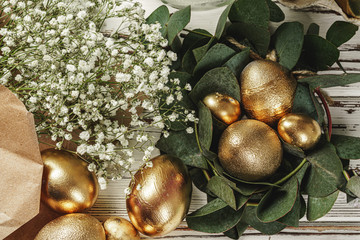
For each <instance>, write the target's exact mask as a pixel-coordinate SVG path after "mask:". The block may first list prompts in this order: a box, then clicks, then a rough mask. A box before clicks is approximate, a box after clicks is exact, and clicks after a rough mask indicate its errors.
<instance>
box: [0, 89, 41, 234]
mask: <svg viewBox="0 0 360 240" xmlns="http://www.w3.org/2000/svg"><path fill="white" fill-rule="evenodd" d="M42 172H43V164H42V160H41V156H40V150H39V144H38V140H37V136H36V132H35V125H34V118H33V115H32V114H31V113H29V112H28V111H27V110H26V108H25V106H24V105H23V103H22V102H21V101H20V100H19V99H18V98H17V97H16V96H15V95H14V94H13V93H12V92H11V91H10V90H8V89H7V88H5V87H4V86H2V85H0V239H4V238H5V237H6V236H8V235H9V234H10V233H12V232H14V231H15V230H16V229H18V228H19V227H21V226H22V225H24V224H25V223H26V222H28V221H29V220H30V219H32V218H33V217H34V216H35V215H37V214H38V213H39V208H40V191H41V178H42Z"/></svg>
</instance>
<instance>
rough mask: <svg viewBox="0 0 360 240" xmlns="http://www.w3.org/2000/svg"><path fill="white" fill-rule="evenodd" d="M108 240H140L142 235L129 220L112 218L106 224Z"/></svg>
mask: <svg viewBox="0 0 360 240" xmlns="http://www.w3.org/2000/svg"><path fill="white" fill-rule="evenodd" d="M104 229H105V234H106V240H138V239H140V234H139V232H138V231H137V230H136V228H135V227H134V225H132V224H131V222H129V221H128V220H126V219H125V218H121V217H110V218H108V219H107V220H106V221H105V222H104Z"/></svg>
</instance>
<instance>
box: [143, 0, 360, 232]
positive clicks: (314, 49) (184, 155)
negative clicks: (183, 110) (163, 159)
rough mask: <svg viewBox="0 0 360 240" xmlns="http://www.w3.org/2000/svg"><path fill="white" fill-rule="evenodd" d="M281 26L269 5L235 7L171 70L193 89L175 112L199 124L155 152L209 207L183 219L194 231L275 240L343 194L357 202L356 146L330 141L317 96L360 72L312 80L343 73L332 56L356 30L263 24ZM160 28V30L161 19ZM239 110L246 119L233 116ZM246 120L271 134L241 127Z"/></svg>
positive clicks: (241, 0)
mask: <svg viewBox="0 0 360 240" xmlns="http://www.w3.org/2000/svg"><path fill="white" fill-rule="evenodd" d="M188 11H189V9H183V10H181V11H180V12H181V14H183V15H184V16H186V14H187V12H188ZM154 16H157V17H159V18H158V19H167V17H168V12H167V10H166V7H164V6H162V7H159V8H158V9H157V10H156V11H155V12H154V13H153V14H152V15H151V16H150V17H149V18H150V19H151V18H152V17H154ZM181 19H182V18H181V17H179V22H181ZM184 19H186V17H184ZM227 19H229V20H230V23H228V22H227ZM283 20H284V14H283V12H282V11H281V9H280V8H279V7H278V6H277V5H276V4H274V3H273V2H272V1H265V0H256V1H245V0H236V1H234V3H233V4H231V5H229V6H228V7H227V8H226V9H225V10H224V12H223V13H222V15H221V16H220V18H219V21H218V24H217V27H216V31H215V34H214V35H212V34H210V33H209V32H207V31H206V30H203V29H195V30H187V29H185V31H186V32H187V34H182V35H181V37H183V43H182V46H181V47H180V48H179V50H178V51H177V52H178V56H179V58H178V60H177V62H176V63H175V64H173V68H174V69H176V72H177V74H178V76H179V79H180V82H182V83H183V84H185V83H189V84H191V86H192V91H191V92H190V93H189V94H188V95H187V96H186V95H185V96H184V99H183V100H182V104H183V105H186V106H187V107H189V108H191V109H193V110H195V111H196V113H197V117H198V121H196V122H195V124H194V132H193V133H190V134H189V133H187V132H186V131H185V130H184V129H179V128H177V127H173V128H172V129H171V131H170V133H169V135H168V136H162V137H161V139H160V140H159V141H158V142H157V144H156V146H157V147H158V148H159V149H160V150H161V151H163V152H165V153H168V154H172V155H175V156H177V157H178V158H180V159H181V160H183V162H184V163H186V165H188V168H189V171H190V174H191V176H192V180H193V182H194V184H195V185H196V186H197V187H198V188H199V189H200V190H201V191H203V192H205V193H206V194H207V197H208V203H207V204H206V205H205V206H203V207H201V208H200V209H198V210H196V211H195V212H192V213H191V214H189V215H188V216H187V217H186V221H187V224H188V226H189V227H190V228H191V229H193V230H197V231H203V232H208V233H220V232H224V234H225V235H227V236H229V237H230V238H234V239H238V238H239V237H240V236H241V235H242V233H243V232H244V231H245V230H246V229H247V227H248V226H251V227H253V228H255V229H257V230H259V231H260V232H262V233H264V234H275V233H278V232H279V231H281V230H282V229H284V228H285V227H287V226H293V227H297V226H299V219H300V218H302V217H303V216H305V215H306V218H307V219H308V220H309V221H314V220H316V219H318V218H320V217H322V216H324V215H325V214H326V213H327V212H328V211H329V210H330V209H331V208H332V206H333V204H334V203H335V201H336V199H337V196H338V194H339V192H340V191H342V192H345V193H346V195H347V198H348V201H351V200H353V199H355V198H358V197H360V192H359V186H360V185H359V183H360V177H359V176H358V172H356V171H354V170H352V169H350V168H349V160H350V159H359V158H360V152H359V149H360V148H359V146H360V138H356V137H350V136H342V135H334V134H332V120H331V113H330V110H329V106H328V103H327V101H329V97H328V96H327V95H326V94H325V93H324V92H323V91H322V88H328V87H333V86H343V85H346V84H351V83H356V82H360V74H349V73H346V72H345V71H344V74H341V75H329V74H326V75H325V74H318V73H317V72H318V71H321V70H326V69H327V68H328V67H330V66H331V65H333V64H338V65H339V67H340V68H341V69H343V68H342V66H341V64H340V62H339V50H338V48H339V46H340V45H341V44H343V43H345V42H346V41H348V40H349V39H351V38H352V36H354V34H355V32H356V31H357V30H358V27H357V26H355V25H353V24H351V23H348V22H343V21H337V22H334V23H333V24H332V25H331V27H330V28H329V29H328V30H327V33H326V37H325V38H323V37H321V36H319V26H318V25H317V24H315V23H313V24H311V25H310V26H309V28H308V29H307V30H304V26H303V25H302V24H301V23H299V22H284V23H281V25H280V26H279V27H278V28H277V29H276V30H275V31H273V32H270V30H269V23H270V22H282V21H283ZM159 22H160V23H161V24H162V29H164V31H165V32H166V29H168V28H167V25H166V21H163V22H161V21H159ZM269 66H270V67H269ZM269 69H270V70H269ZM275 69H277V70H275ZM283 79H286V80H283ZM284 96H285V97H284ZM209 99H210V100H209ZM274 99H275V100H276V101H275V100H274ZM279 99H282V100H281V101H280V102H279ZM288 102H290V103H288ZM268 103H271V104H268ZM236 105H241V112H245V114H242V115H241V116H239V115H237V116H235V117H234V115H236V114H234V113H235V112H236V111H238V110H235V109H237V108H236V107H234V106H236ZM269 105H270V106H269ZM228 109H232V110H228ZM245 115H246V116H245ZM293 115H295V116H296V118H295V120H294V119H291V118H290V117H292V116H293ZM246 118H250V119H255V120H245V119H246ZM227 119H233V121H232V122H234V121H235V122H234V123H232V122H231V121H230V122H227ZM280 119H281V120H280ZM309 119H310V120H309ZM253 122H256V124H258V125H259V126H260V125H261V126H263V127H261V129H265V128H266V129H268V130H266V131H265V130H264V131H263V130H261V131H259V130H258V129H260V127H256V126H253V125H251V124H249V125H246V124H245V123H253ZM258 122H260V123H258ZM264 122H265V123H267V124H268V125H267V126H266V127H265V126H264V125H265V124H264ZM231 123H232V124H231ZM240 124H243V125H244V126H245V127H243V128H240V127H239V125H240ZM289 125H291V127H290V128H287V129H286V127H287V126H289ZM310 125H311V126H312V127H313V128H312V130H311V131H310V132H308V133H306V129H307V127H309V126H310ZM316 125H317V126H318V127H315V126H316ZM281 127H282V128H281ZM239 129H240V130H239ZM284 129H285V130H284ZM289 129H291V130H293V131H292V132H291V131H290V132H291V133H290V132H289ZM270 133H271V134H272V135H271V136H272V137H271V138H267V137H268V135H270ZM284 133H285V134H284ZM289 135H290V138H289V137H288V136H289ZM257 139H261V140H259V141H258V140H257ZM264 139H265V140H264ZM266 139H267V140H266ZM307 144H308V145H307ZM278 146H280V147H278ZM275 148H277V149H278V148H280V150H276V151H275V150H274V149H275ZM274 152H275V153H276V154H274ZM274 155H276V156H275V157H274ZM279 156H280V157H279ZM278 158H280V163H275V160H274V161H273V159H278ZM262 161H263V162H262ZM277 161H278V160H277ZM258 162H260V163H261V164H260V167H259V164H258ZM273 165H276V167H274V169H273V170H272V171H271V172H270V173H269V172H268V169H269V168H272V167H273ZM255 170H256V171H255ZM264 172H267V173H266V174H264V175H262V174H263V173H264ZM220 219H221V220H220Z"/></svg>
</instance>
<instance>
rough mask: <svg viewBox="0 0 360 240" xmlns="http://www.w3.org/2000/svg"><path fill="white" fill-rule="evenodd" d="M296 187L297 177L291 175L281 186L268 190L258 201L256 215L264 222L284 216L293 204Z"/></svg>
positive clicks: (297, 186) (296, 191) (297, 185)
mask: <svg viewBox="0 0 360 240" xmlns="http://www.w3.org/2000/svg"><path fill="white" fill-rule="evenodd" d="M298 188H299V184H298V181H297V178H296V177H292V178H290V179H289V180H288V181H287V182H286V183H285V184H284V185H283V186H281V188H273V189H271V190H270V191H268V192H267V193H266V194H265V196H264V197H263V198H262V199H261V201H260V203H259V206H258V208H257V213H256V214H257V217H258V218H259V219H260V220H261V221H262V222H265V223H267V222H273V221H276V220H278V219H279V218H282V217H284V216H285V215H286V214H287V213H289V212H290V211H291V209H292V208H293V206H294V204H295V201H296V198H297V195H298Z"/></svg>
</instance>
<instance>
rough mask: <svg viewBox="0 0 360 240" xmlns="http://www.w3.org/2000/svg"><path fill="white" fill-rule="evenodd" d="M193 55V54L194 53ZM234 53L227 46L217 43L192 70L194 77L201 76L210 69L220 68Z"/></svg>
mask: <svg viewBox="0 0 360 240" xmlns="http://www.w3.org/2000/svg"><path fill="white" fill-rule="evenodd" d="M194 54H195V53H194ZM235 54H236V52H235V51H234V50H233V49H231V48H229V47H228V46H226V45H224V44H222V43H218V44H215V45H214V46H213V47H211V48H210V49H209V51H207V52H206V54H205V55H204V56H203V57H202V59H201V60H200V61H199V62H198V64H197V65H196V67H195V69H194V74H195V75H201V76H202V75H203V74H204V73H205V72H207V71H209V70H210V69H213V68H216V67H220V66H221V65H223V64H224V63H226V62H227V61H228V60H229V59H230V58H231V57H233V56H234V55H235Z"/></svg>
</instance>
